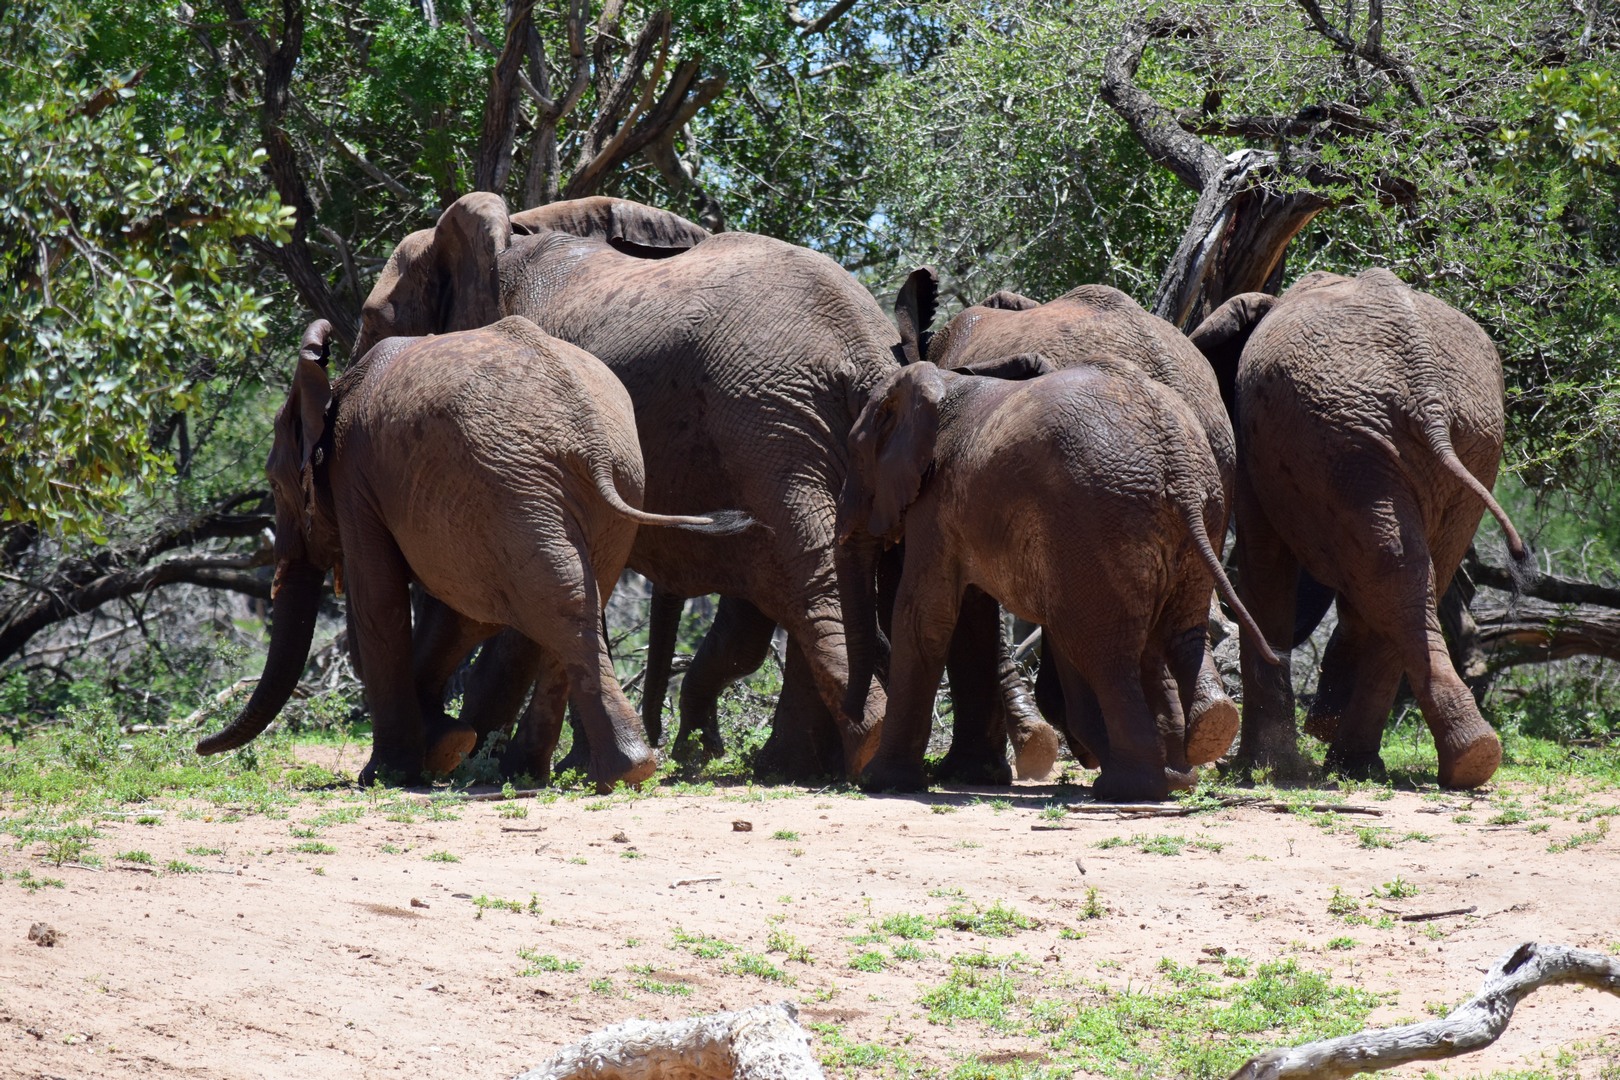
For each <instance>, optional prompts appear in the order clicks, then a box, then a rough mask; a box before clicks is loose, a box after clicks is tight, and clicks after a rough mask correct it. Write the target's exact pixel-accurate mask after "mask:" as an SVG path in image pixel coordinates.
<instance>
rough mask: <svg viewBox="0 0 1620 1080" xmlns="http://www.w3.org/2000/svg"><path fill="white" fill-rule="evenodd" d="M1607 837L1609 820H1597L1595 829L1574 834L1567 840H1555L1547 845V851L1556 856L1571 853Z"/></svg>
mask: <svg viewBox="0 0 1620 1080" xmlns="http://www.w3.org/2000/svg"><path fill="white" fill-rule="evenodd" d="M1608 835H1609V819H1608V818H1599V819H1598V823H1597V828H1595V829H1592V830H1590V831H1588V832H1582V833H1576V834H1575V835H1574V836H1571V837H1570V838H1569V839H1567V840H1555V841H1554V842H1552V843H1551V844H1548V845H1547V850H1548V851H1551V852H1553V853H1554V854H1557V853H1558V852H1561V851H1573V850H1574V849H1576V848H1578V847H1584V846H1586V845H1587V844H1595V843H1597V842H1598V841H1600V840H1602V839H1603V838H1604V837H1605V836H1608Z"/></svg>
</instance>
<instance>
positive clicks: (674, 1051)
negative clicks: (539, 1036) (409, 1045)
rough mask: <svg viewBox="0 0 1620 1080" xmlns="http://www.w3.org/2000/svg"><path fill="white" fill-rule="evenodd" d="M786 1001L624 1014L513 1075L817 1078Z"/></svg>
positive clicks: (587, 1079)
mask: <svg viewBox="0 0 1620 1080" xmlns="http://www.w3.org/2000/svg"><path fill="white" fill-rule="evenodd" d="M798 1015H799V1011H798V1009H796V1008H794V1007H793V1005H792V1004H790V1003H789V1002H786V1001H784V1002H781V1003H780V1004H777V1005H758V1006H755V1007H754V1008H752V1009H743V1010H741V1011H738V1012H719V1013H711V1014H710V1015H708V1016H694V1017H692V1018H691V1019H688V1020H670V1021H665V1022H662V1023H655V1022H653V1021H650V1020H627V1021H625V1022H624V1023H622V1024H614V1025H613V1026H612V1027H607V1028H603V1029H602V1030H601V1031H597V1032H593V1033H592V1034H590V1035H589V1036H587V1037H586V1038H585V1039H584V1040H582V1041H581V1042H577V1043H575V1044H573V1045H572V1046H567V1047H564V1048H563V1049H561V1050H559V1051H557V1054H556V1056H554V1057H553V1058H552V1059H551V1060H550V1061H549V1062H547V1063H546V1064H544V1065H541V1066H540V1067H539V1068H537V1069H531V1070H530V1071H528V1072H526V1073H523V1074H522V1075H520V1076H519V1077H518V1078H517V1080H730V1078H733V1077H734V1078H736V1080H822V1073H821V1066H820V1064H818V1063H817V1061H816V1056H815V1054H813V1053H812V1052H811V1050H810V1037H809V1036H808V1035H806V1034H805V1031H804V1029H803V1028H801V1027H800V1026H799V1023H798Z"/></svg>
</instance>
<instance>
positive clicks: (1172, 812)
mask: <svg viewBox="0 0 1620 1080" xmlns="http://www.w3.org/2000/svg"><path fill="white" fill-rule="evenodd" d="M1217 801H1218V802H1219V804H1220V806H1221V807H1222V808H1223V809H1240V808H1243V807H1254V808H1255V809H1257V810H1274V811H1276V812H1277V813H1279V814H1286V813H1288V812H1290V811H1293V810H1312V811H1315V812H1316V813H1318V814H1361V815H1363V816H1365V817H1383V816H1384V812H1383V811H1382V810H1379V809H1377V808H1375V807H1371V806H1351V805H1350V804H1349V803H1289V802H1281V801H1278V800H1274V799H1259V798H1250V797H1248V796H1244V795H1238V796H1235V797H1231V798H1224V799H1219V800H1217ZM1064 809H1065V810H1067V811H1068V812H1069V813H1071V814H1118V815H1119V816H1120V817H1141V818H1150V817H1188V816H1190V815H1192V814H1196V813H1198V812H1199V811H1200V810H1205V809H1208V808H1207V807H1203V806H1154V805H1152V804H1144V803H1069V804H1068V805H1067V806H1065V807H1064Z"/></svg>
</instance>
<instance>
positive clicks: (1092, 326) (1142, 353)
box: [895, 266, 1319, 765]
mask: <svg viewBox="0 0 1620 1080" xmlns="http://www.w3.org/2000/svg"><path fill="white" fill-rule="evenodd" d="M938 292H939V280H938V277H937V275H936V274H935V272H934V270H933V268H932V267H928V266H924V267H920V268H918V269H917V270H914V271H913V272H912V273H911V275H910V276H909V277H908V278H907V279H906V282H905V284H904V285H903V286H902V287H901V289H900V292H899V295H898V296H897V297H896V300H895V316H896V320H897V322H898V323H899V329H900V337H901V345H902V349H903V351H904V352H905V353H906V355H907V357H908V358H910V359H913V360H918V359H926V360H928V361H929V362H931V363H933V364H936V365H938V366H939V367H942V368H951V369H956V368H962V367H965V366H969V365H972V364H974V363H978V362H982V361H988V360H992V359H995V358H996V357H1002V356H1009V355H1014V354H1021V353H1026V354H1027V353H1039V354H1040V355H1041V356H1042V357H1043V358H1044V359H1045V360H1046V361H1047V362H1048V363H1049V364H1051V365H1052V366H1054V367H1057V368H1069V367H1076V366H1080V365H1086V364H1095V363H1102V362H1114V361H1120V360H1123V361H1129V362H1131V363H1133V364H1135V365H1136V366H1137V367H1138V368H1140V369H1141V370H1142V371H1143V373H1144V374H1146V375H1147V376H1148V377H1149V378H1151V379H1153V380H1154V381H1156V382H1158V383H1160V384H1162V385H1163V386H1165V387H1167V388H1169V389H1170V390H1172V391H1174V392H1175V393H1176V394H1177V395H1178V396H1179V397H1180V398H1181V399H1182V400H1183V401H1185V402H1186V403H1187V405H1188V406H1189V407H1190V408H1191V409H1192V412H1193V415H1194V416H1195V417H1196V418H1197V420H1198V423H1199V426H1200V427H1201V428H1202V429H1203V432H1204V435H1205V437H1206V439H1207V441H1208V444H1209V448H1210V452H1211V454H1213V455H1214V458H1215V462H1216V466H1217V469H1218V471H1219V474H1220V481H1221V499H1220V503H1219V506H1218V507H1217V508H1216V509H1215V511H1214V516H1212V517H1211V519H1210V523H1209V524H1210V538H1211V541H1212V543H1213V544H1214V545H1215V551H1216V554H1217V555H1219V554H1220V553H1221V551H1222V548H1223V547H1224V546H1225V542H1226V524H1227V517H1228V514H1229V512H1230V507H1231V505H1232V497H1233V485H1234V483H1235V478H1236V475H1237V446H1236V441H1235V440H1234V438H1233V435H1232V426H1231V423H1230V422H1229V420H1228V419H1227V412H1226V408H1225V406H1224V405H1223V403H1222V400H1221V392H1220V386H1219V384H1218V383H1217V381H1216V379H1215V376H1214V374H1213V372H1211V371H1210V368H1209V364H1208V363H1207V362H1206V361H1205V360H1204V358H1203V357H1202V356H1201V355H1200V354H1199V352H1198V350H1197V349H1196V348H1194V347H1193V345H1192V344H1191V343H1190V342H1189V341H1188V340H1187V338H1186V336H1185V335H1183V334H1182V333H1181V332H1180V331H1179V330H1177V329H1176V328H1175V327H1174V326H1171V325H1170V324H1169V323H1168V322H1165V321H1164V320H1163V319H1160V318H1158V317H1157V316H1155V315H1152V314H1150V313H1148V312H1147V311H1145V310H1144V309H1143V308H1142V307H1141V305H1139V304H1137V303H1136V301H1134V300H1132V299H1131V298H1130V297H1129V296H1127V295H1125V294H1124V293H1122V292H1120V291H1119V290H1118V289H1113V288H1110V287H1108V286H1106V285H1081V286H1079V287H1077V288H1074V289H1071V290H1070V291H1069V292H1067V293H1065V294H1064V295H1062V296H1060V297H1058V298H1057V299H1055V300H1052V301H1049V302H1047V303H1044V304H1043V303H1039V302H1037V301H1035V300H1032V299H1030V298H1028V297H1026V296H1021V295H1019V294H1018V293H1015V292H1012V291H1010V290H1002V291H1000V292H997V293H995V294H994V295H992V296H991V297H989V298H988V299H986V300H985V301H984V302H983V303H980V304H975V305H973V306H972V307H968V308H965V309H963V310H962V311H961V312H959V313H958V314H957V315H956V316H955V317H954V318H952V319H951V320H950V322H949V323H947V324H946V325H945V326H944V327H942V328H941V329H939V330H938V331H933V330H931V329H930V326H931V324H932V322H933V317H934V312H935V309H936V307H937V297H938ZM1318 617H1319V616H1318ZM1055 674H1056V672H1055V670H1050V669H1047V668H1046V667H1045V665H1043V668H1042V676H1041V678H1040V679H1039V680H1038V683H1037V698H1038V699H1039V700H1040V702H1041V705H1042V711H1043V712H1045V713H1046V715H1047V717H1048V719H1052V720H1053V721H1054V722H1057V718H1058V717H1062V716H1063V715H1065V714H1066V712H1067V711H1068V710H1067V707H1066V705H1065V702H1064V697H1065V695H1064V691H1063V688H1062V685H1061V683H1060V682H1059V680H1057V679H1056V678H1054V676H1055ZM983 677H987V676H986V675H984V674H982V673H981V678H983ZM1238 724H1239V713H1238V708H1237V705H1236V704H1235V703H1234V702H1233V701H1232V699H1231V697H1229V696H1228V695H1227V693H1226V690H1225V687H1224V686H1223V685H1222V682H1221V677H1220V674H1219V672H1218V671H1217V670H1216V669H1215V665H1214V662H1213V660H1212V659H1208V658H1206V662H1205V664H1204V666H1203V668H1202V669H1201V670H1200V671H1199V673H1198V677H1197V683H1196V694H1195V696H1194V701H1193V705H1192V707H1191V708H1190V709H1189V710H1188V711H1187V714H1186V731H1185V733H1184V734H1178V735H1176V736H1175V738H1176V739H1177V740H1178V741H1182V742H1184V745H1185V750H1186V754H1187V758H1188V761H1189V762H1190V763H1191V764H1194V765H1204V764H1208V763H1210V762H1213V761H1215V760H1216V759H1217V758H1219V757H1220V756H1221V755H1222V754H1224V753H1225V752H1226V751H1227V749H1228V748H1229V747H1230V746H1231V745H1232V741H1233V739H1234V738H1235V737H1236V735H1237V733H1238ZM1083 763H1085V764H1088V765H1089V764H1092V763H1091V762H1089V761H1084V760H1083Z"/></svg>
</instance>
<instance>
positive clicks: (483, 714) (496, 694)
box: [461, 630, 540, 744]
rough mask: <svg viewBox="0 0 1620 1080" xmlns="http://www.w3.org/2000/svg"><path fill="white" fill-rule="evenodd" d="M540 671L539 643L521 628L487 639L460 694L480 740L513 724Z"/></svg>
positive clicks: (464, 716)
mask: <svg viewBox="0 0 1620 1080" xmlns="http://www.w3.org/2000/svg"><path fill="white" fill-rule="evenodd" d="M539 672H540V646H538V645H536V644H535V643H534V642H533V641H531V640H529V639H528V638H527V637H525V636H524V635H523V634H521V633H519V632H518V631H516V630H502V631H501V632H500V633H498V634H496V635H495V636H494V637H492V638H490V639H489V640H488V641H486V642H484V647H483V648H482V649H480V650H479V651H478V658H477V659H475V660H474V661H473V665H472V671H471V672H469V673H468V675H467V688H466V690H465V691H464V692H463V694H462V697H461V718H462V719H463V720H465V721H466V722H467V723H468V724H470V725H471V726H472V729H473V730H474V731H475V732H477V733H478V740H479V743H480V744H482V743H483V741H484V740H485V739H487V738H488V737H489V736H490V735H491V734H493V733H494V732H497V731H506V730H507V729H509V728H510V727H511V726H512V722H513V721H514V720H516V719H517V718H518V715H519V714H520V713H521V712H522V711H523V703H524V702H525V701H526V700H527V699H528V696H529V687H531V686H533V685H534V680H535V677H536V676H537V675H538V674H539Z"/></svg>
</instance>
